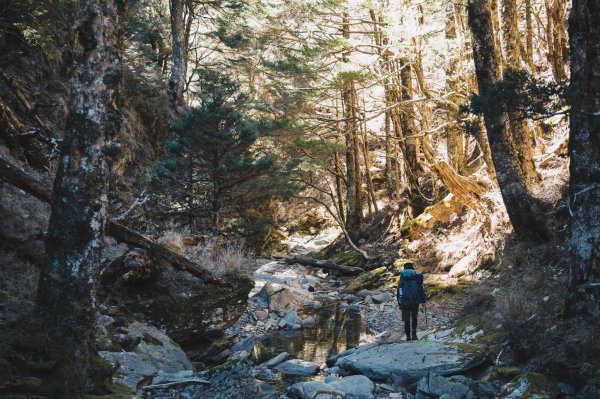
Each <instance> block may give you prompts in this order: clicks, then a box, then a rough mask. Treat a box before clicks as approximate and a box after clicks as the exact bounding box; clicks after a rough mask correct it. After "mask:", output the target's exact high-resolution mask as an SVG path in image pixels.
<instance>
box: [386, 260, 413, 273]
mask: <svg viewBox="0 0 600 399" xmlns="http://www.w3.org/2000/svg"><path fill="white" fill-rule="evenodd" d="M414 262H415V261H414V260H413V259H409V258H399V259H396V260H395V261H394V265H393V266H392V270H390V271H391V272H392V273H394V274H399V273H400V272H401V271H402V270H404V265H405V264H407V263H414Z"/></svg>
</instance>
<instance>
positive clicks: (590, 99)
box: [567, 0, 600, 322]
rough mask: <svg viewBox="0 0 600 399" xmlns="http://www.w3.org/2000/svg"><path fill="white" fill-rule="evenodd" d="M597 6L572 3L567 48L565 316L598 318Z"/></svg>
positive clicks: (587, 0) (590, 1)
mask: <svg viewBox="0 0 600 399" xmlns="http://www.w3.org/2000/svg"><path fill="white" fill-rule="evenodd" d="M598 21H600V3H599V2H598V1H597V0H574V1H573V8H572V11H571V15H570V18H569V37H570V44H571V93H572V94H573V95H572V96H571V97H570V103H571V126H570V128H571V134H570V139H569V155H570V158H571V164H570V173H571V177H570V178H571V180H570V182H571V184H570V189H569V190H570V192H569V209H570V232H571V237H570V246H571V271H570V279H569V280H570V288H571V289H570V290H569V292H570V296H569V299H568V302H567V314H570V315H573V316H582V317H584V318H587V320H589V321H592V322H596V321H597V320H598V315H599V314H600V218H599V217H598V215H600V69H599V66H600V24H599V23H598Z"/></svg>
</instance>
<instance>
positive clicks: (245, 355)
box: [227, 351, 251, 361]
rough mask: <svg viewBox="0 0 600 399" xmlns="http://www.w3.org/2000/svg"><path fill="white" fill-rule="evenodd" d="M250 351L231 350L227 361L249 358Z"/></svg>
mask: <svg viewBox="0 0 600 399" xmlns="http://www.w3.org/2000/svg"><path fill="white" fill-rule="evenodd" d="M250 353H251V352H246V351H238V352H233V353H232V354H231V356H229V359H227V360H229V361H240V360H246V359H249V358H250Z"/></svg>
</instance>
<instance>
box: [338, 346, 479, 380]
mask: <svg viewBox="0 0 600 399" xmlns="http://www.w3.org/2000/svg"><path fill="white" fill-rule="evenodd" d="M484 359H485V356H484V355H483V353H481V352H480V351H478V350H477V348H476V347H473V346H465V345H464V344H463V345H462V346H461V347H459V346H457V345H454V344H444V343H439V342H428V341H414V342H410V343H397V344H370V345H364V346H359V347H357V348H353V349H350V350H349V351H346V352H342V353H341V354H339V355H336V356H335V357H334V358H332V359H329V360H328V364H329V363H331V362H334V363H335V365H336V366H339V367H340V368H341V369H344V370H346V371H348V372H351V373H357V374H362V375H365V376H367V377H369V378H371V379H373V380H377V381H384V380H393V381H394V382H395V383H396V385H401V386H405V385H407V384H409V383H412V382H415V381H418V380H419V379H421V378H423V377H425V376H426V375H427V374H429V373H435V374H438V375H442V376H445V375H452V374H457V373H460V372H463V371H466V370H469V369H472V368H473V367H475V366H478V365H480V364H481V363H482V362H483V361H484Z"/></svg>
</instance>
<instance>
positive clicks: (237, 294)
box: [99, 250, 254, 345]
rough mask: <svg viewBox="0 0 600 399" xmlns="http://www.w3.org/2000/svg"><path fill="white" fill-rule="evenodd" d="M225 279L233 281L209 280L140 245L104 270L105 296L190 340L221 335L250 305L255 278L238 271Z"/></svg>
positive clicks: (174, 335) (110, 302)
mask: <svg viewBox="0 0 600 399" xmlns="http://www.w3.org/2000/svg"><path fill="white" fill-rule="evenodd" d="M223 279H224V280H225V281H227V282H228V284H227V285H223V286H221V285H216V284H212V283H205V282H204V281H202V280H200V279H199V278H198V277H196V276H194V275H192V274H191V273H188V272H186V271H182V270H177V269H175V268H174V267H173V266H172V265H171V264H169V263H168V262H163V261H159V260H157V259H155V258H153V257H152V256H150V255H149V254H148V253H147V252H145V251H141V250H135V251H130V252H127V253H126V254H124V255H123V256H121V257H119V258H117V259H116V260H115V261H113V262H111V263H110V264H109V265H108V266H106V267H105V268H104V269H103V271H102V273H101V276H100V282H101V286H100V290H99V298H100V302H104V303H105V304H107V305H112V306H116V307H118V308H120V309H122V310H123V312H124V313H126V314H130V313H133V314H134V315H135V317H136V319H138V320H141V321H144V322H147V323H149V324H152V325H154V326H160V327H161V329H164V330H165V332H166V333H167V334H168V335H169V336H170V337H171V338H173V340H175V341H176V342H177V343H179V344H181V345H186V344H189V343H194V342H196V341H198V339H199V338H205V337H210V336H215V335H218V334H220V333H221V332H222V331H223V330H225V329H226V328H228V327H230V326H231V325H233V323H235V322H236V321H237V320H238V319H239V318H240V316H241V315H242V314H243V312H244V310H245V309H246V301H247V298H248V293H249V292H250V290H251V289H252V287H253V286H254V281H253V280H252V278H250V277H249V276H247V275H245V274H242V273H237V272H233V273H230V274H228V275H226V276H224V277H223Z"/></svg>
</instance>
